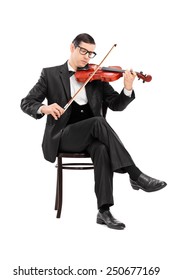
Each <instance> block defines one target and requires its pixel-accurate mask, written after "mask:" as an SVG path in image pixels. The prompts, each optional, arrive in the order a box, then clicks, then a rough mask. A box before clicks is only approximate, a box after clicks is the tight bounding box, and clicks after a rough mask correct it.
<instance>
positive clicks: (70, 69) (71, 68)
mask: <svg viewBox="0 0 173 280" xmlns="http://www.w3.org/2000/svg"><path fill="white" fill-rule="evenodd" d="M67 67H68V70H69V71H73V72H76V71H75V70H74V69H73V67H71V65H70V64H69V61H67Z"/></svg>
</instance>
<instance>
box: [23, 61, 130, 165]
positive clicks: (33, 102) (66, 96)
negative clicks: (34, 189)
mask: <svg viewBox="0 0 173 280" xmlns="http://www.w3.org/2000/svg"><path fill="white" fill-rule="evenodd" d="M79 94H80V93H79ZM86 94H87V98H88V103H89V105H90V108H91V110H92V112H93V115H94V116H102V115H103V108H104V109H105V108H107V107H109V108H110V109H111V110H113V111H121V110H124V109H125V108H126V107H127V105H128V104H129V103H130V102H131V101H132V100H133V99H134V98H135V95H134V92H132V96H131V97H128V96H126V95H125V94H124V93H123V91H122V92H121V93H120V94H119V93H118V92H116V91H115V90H114V89H113V87H112V86H111V85H110V84H109V83H107V82H102V81H99V80H97V81H96V80H95V81H92V82H89V83H88V84H87V85H86ZM44 99H47V103H48V105H50V104H52V103H58V104H59V105H60V106H61V107H64V106H65V105H66V104H67V102H68V101H69V100H70V99H71V93H70V79H69V73H68V67H67V62H66V63H65V64H63V65H60V66H55V67H49V68H44V69H43V70H42V72H41V76H40V79H39V80H38V82H37V83H36V85H35V86H34V87H33V88H32V89H31V90H30V92H29V93H28V95H27V96H26V97H25V98H23V99H22V101H21V109H22V110H23V111H24V112H25V113H27V114H28V115H30V116H32V117H33V118H35V119H39V118H42V117H43V115H41V114H38V113H37V112H38V109H39V107H40V106H42V105H44V104H43V103H42V102H43V101H44ZM70 114H71V106H69V108H68V109H67V110H66V111H65V113H64V114H63V115H62V116H61V117H60V118H59V119H58V120H55V119H54V118H53V117H52V116H51V115H48V116H47V122H46V127H45V132H44V137H43V142H42V149H43V154H44V157H45V159H46V160H48V161H50V162H54V161H55V159H56V156H57V153H58V148H59V142H60V137H61V133H62V131H63V129H64V128H65V126H66V124H67V122H68V120H69V118H70Z"/></svg>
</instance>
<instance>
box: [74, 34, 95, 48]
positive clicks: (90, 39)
mask: <svg viewBox="0 0 173 280" xmlns="http://www.w3.org/2000/svg"><path fill="white" fill-rule="evenodd" d="M80 42H84V43H88V44H93V45H95V41H94V39H93V37H91V36H90V35H89V34H87V33H81V34H79V35H77V36H76V38H74V40H73V41H72V43H73V44H74V46H75V47H77V46H79V44H80Z"/></svg>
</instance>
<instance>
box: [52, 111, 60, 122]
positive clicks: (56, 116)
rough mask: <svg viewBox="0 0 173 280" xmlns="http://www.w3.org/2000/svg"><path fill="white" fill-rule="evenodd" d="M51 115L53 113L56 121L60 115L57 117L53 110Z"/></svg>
mask: <svg viewBox="0 0 173 280" xmlns="http://www.w3.org/2000/svg"><path fill="white" fill-rule="evenodd" d="M51 115H52V117H53V118H54V119H55V120H56V121H57V120H58V117H57V115H56V114H55V113H54V112H52V113H51Z"/></svg>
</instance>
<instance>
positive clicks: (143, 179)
mask: <svg viewBox="0 0 173 280" xmlns="http://www.w3.org/2000/svg"><path fill="white" fill-rule="evenodd" d="M130 183H131V186H132V188H133V189H135V190H139V189H141V190H143V191H145V192H154V191H158V190H161V189H163V188H164V187H166V185H167V184H166V183H165V182H164V181H160V180H157V179H154V178H152V177H150V176H148V175H145V174H144V173H141V175H140V176H139V177H138V179H137V181H133V180H132V179H130Z"/></svg>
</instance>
